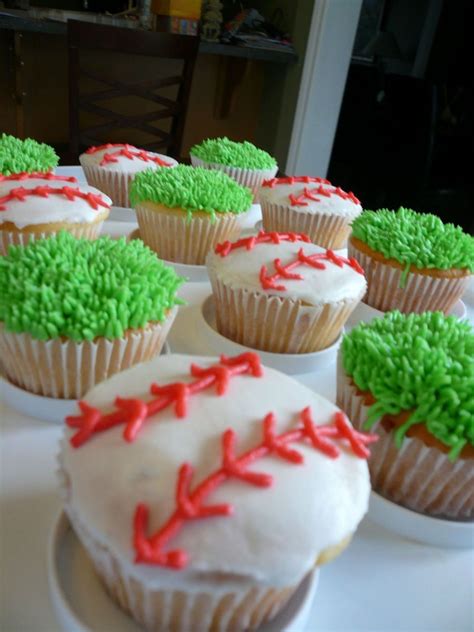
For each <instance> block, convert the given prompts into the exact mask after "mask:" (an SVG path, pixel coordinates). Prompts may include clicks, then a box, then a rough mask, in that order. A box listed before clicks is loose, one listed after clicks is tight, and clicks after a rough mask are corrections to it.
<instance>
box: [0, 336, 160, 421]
mask: <svg viewBox="0 0 474 632" xmlns="http://www.w3.org/2000/svg"><path fill="white" fill-rule="evenodd" d="M161 353H162V354H168V353H170V348H169V345H168V343H167V342H165V344H164V345H163V349H162V350H161ZM0 395H1V398H2V400H3V401H4V402H5V403H6V404H8V406H10V408H14V409H15V410H17V411H18V412H19V413H22V414H23V415H27V416H28V417H33V418H36V419H40V420H41V421H49V422H53V423H57V424H62V423H64V418H65V417H67V416H68V415H73V414H75V413H77V400H76V399H58V398H55V397H44V396H43V395H36V394H35V393H30V392H29V391H25V390H24V389H22V388H20V387H19V386H15V385H14V384H12V383H11V382H9V381H8V380H7V379H6V378H5V377H4V376H3V375H0Z"/></svg>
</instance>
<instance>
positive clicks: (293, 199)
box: [288, 184, 360, 206]
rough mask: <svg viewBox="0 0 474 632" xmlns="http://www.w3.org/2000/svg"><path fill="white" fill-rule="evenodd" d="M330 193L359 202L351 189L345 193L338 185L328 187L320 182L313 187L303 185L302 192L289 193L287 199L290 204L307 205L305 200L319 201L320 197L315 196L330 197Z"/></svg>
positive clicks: (355, 202)
mask: <svg viewBox="0 0 474 632" xmlns="http://www.w3.org/2000/svg"><path fill="white" fill-rule="evenodd" d="M331 195H337V196H339V197H340V198H342V199H343V200H350V201H351V202H353V203H354V204H360V201H359V200H358V199H357V198H356V196H355V195H354V194H353V193H352V191H350V192H349V193H346V192H345V191H343V190H342V189H341V188H340V187H333V188H332V189H329V188H327V187H323V186H322V185H321V184H320V185H319V187H316V188H315V189H308V187H305V188H304V190H303V193H300V195H293V194H291V193H290V195H289V196H288V200H289V201H290V204H291V206H308V202H305V200H312V201H313V202H321V197H317V196H322V197H331Z"/></svg>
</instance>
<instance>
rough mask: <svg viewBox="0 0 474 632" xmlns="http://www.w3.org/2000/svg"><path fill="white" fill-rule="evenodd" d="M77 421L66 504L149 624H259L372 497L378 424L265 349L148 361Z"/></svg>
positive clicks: (94, 553)
mask: <svg viewBox="0 0 474 632" xmlns="http://www.w3.org/2000/svg"><path fill="white" fill-rule="evenodd" d="M66 423H67V426H68V427H67V428H66V430H65V436H64V438H63V440H62V443H61V452H60V459H59V460H60V480H61V487H62V490H63V492H64V502H65V509H66V512H67V514H68V516H69V518H70V520H71V523H72V525H73V527H74V529H75V531H76V533H77V535H78V536H79V538H80V540H81V541H82V544H83V546H84V547H85V549H86V551H87V553H88V555H89V557H90V559H91V560H92V562H93V564H94V566H95V569H96V571H97V573H98V575H99V576H100V577H101V579H102V581H103V582H104V584H105V585H106V587H107V590H108V592H109V594H110V595H111V597H112V599H113V600H114V601H115V602H117V603H118V604H119V605H120V606H121V607H122V608H123V609H124V610H125V611H127V612H129V613H130V614H131V615H132V617H133V618H134V619H135V620H136V621H138V622H139V623H140V624H141V625H143V626H144V627H145V628H146V629H147V630H155V631H161V630H163V631H165V630H166V631H172V632H189V630H199V631H200V632H206V631H211V630H221V631H222V632H227V631H228V632H235V631H236V630H239V631H240V630H255V629H256V628H258V627H259V626H260V625H261V624H262V623H263V622H265V621H267V620H269V619H271V618H272V617H274V616H275V614H277V613H278V612H279V611H280V610H281V609H282V608H283V606H284V605H285V604H286V602H287V601H288V599H289V598H290V597H291V595H292V594H293V593H294V592H295V590H296V589H297V588H298V586H299V585H300V584H301V582H302V580H303V579H304V578H305V576H306V575H307V574H308V573H309V572H311V570H312V569H313V568H314V567H315V566H316V565H320V564H322V563H324V562H326V561H328V560H329V559H331V558H333V557H334V556H336V555H338V554H339V553H340V552H341V551H342V550H343V549H344V548H345V546H347V544H348V542H349V541H350V539H351V537H352V535H353V533H354V531H355V530H356V528H357V525H358V524H359V522H360V520H361V519H362V517H363V516H364V514H365V512H366V511H367V503H368V498H369V491H370V485H369V475H368V468H367V463H366V458H367V457H368V455H369V449H368V446H369V445H370V444H371V443H372V442H373V441H374V439H375V437H374V436H373V435H367V434H365V433H359V432H356V431H354V429H353V428H352V426H351V424H350V422H349V421H348V419H347V417H346V416H345V415H344V414H343V413H341V411H340V410H339V409H338V408H337V407H336V406H335V405H334V404H332V403H330V402H329V401H327V400H326V399H324V398H323V397H321V396H319V395H316V394H315V393H314V392H313V391H311V390H309V389H308V388H306V387H305V386H303V385H302V384H300V383H299V382H296V381H294V380H292V379H290V378H289V377H287V376H285V375H283V374H281V373H278V372H277V371H273V370H271V369H267V368H264V367H261V366H260V362H259V358H258V356H256V355H255V354H253V353H246V354H243V355H241V356H237V357H234V358H226V357H222V358H221V359H220V360H218V359H213V358H208V357H207V358H200V357H189V356H183V355H169V356H163V357H162V358H159V359H155V360H153V361H151V362H148V363H145V364H141V365H139V366H136V367H134V368H132V369H130V370H129V371H126V372H124V373H121V374H119V375H116V376H114V377H113V378H111V379H110V380H107V381H106V382H103V383H102V384H100V385H98V386H97V387H95V388H94V389H93V390H92V391H90V392H89V393H87V395H86V397H85V400H84V401H83V402H81V403H80V409H79V408H78V411H77V415H75V416H72V417H69V418H68V419H67V420H66Z"/></svg>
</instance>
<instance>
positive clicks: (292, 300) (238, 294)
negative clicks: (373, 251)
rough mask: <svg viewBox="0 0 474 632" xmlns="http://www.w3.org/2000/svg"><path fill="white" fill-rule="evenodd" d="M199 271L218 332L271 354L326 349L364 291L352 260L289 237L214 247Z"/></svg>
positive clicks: (264, 235)
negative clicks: (205, 274) (209, 287)
mask: <svg viewBox="0 0 474 632" xmlns="http://www.w3.org/2000/svg"><path fill="white" fill-rule="evenodd" d="M207 268H208V272H209V278H210V281H211V284H212V292H213V295H214V302H215V307H216V318H217V328H218V330H219V331H220V333H221V334H222V335H223V336H225V337H226V338H230V339H231V340H234V341H235V342H238V343H240V344H242V345H245V346H248V347H252V348H254V349H261V350H263V351H272V352H277V353H309V352H312V351H319V350H321V349H325V348H326V347H328V346H329V345H331V344H332V343H333V342H334V341H335V340H336V339H337V337H338V336H339V335H340V333H341V330H342V327H343V325H344V323H345V322H346V320H347V319H348V318H349V316H350V314H351V313H352V311H353V310H354V308H355V307H356V305H357V303H358V302H359V301H360V300H361V298H362V296H363V295H364V293H365V291H366V287H367V285H366V282H365V277H364V271H363V270H362V268H361V267H360V266H359V265H358V264H357V262H356V261H354V260H351V259H347V258H346V257H341V256H339V255H337V254H336V253H334V252H333V251H332V250H326V251H325V250H323V249H322V248H319V246H315V245H314V244H312V243H310V240H309V238H308V237H307V236H306V235H299V234H297V233H265V232H263V231H261V232H260V233H259V234H258V235H257V236H254V237H247V238H245V239H240V240H238V241H236V242H234V243H231V242H224V243H221V244H219V245H218V246H217V247H216V248H215V251H214V252H212V253H210V254H209V256H208V258H207Z"/></svg>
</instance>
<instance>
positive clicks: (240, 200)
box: [130, 165, 252, 265]
mask: <svg viewBox="0 0 474 632" xmlns="http://www.w3.org/2000/svg"><path fill="white" fill-rule="evenodd" d="M130 200H131V202H132V204H133V207H134V209H135V211H136V213H137V219H138V224H139V226H140V237H141V239H143V241H144V242H145V243H146V244H147V245H148V246H150V248H152V249H153V250H155V251H156V252H157V253H158V254H159V256H160V257H161V258H163V259H165V260H166V261H174V262H178V263H188V264H196V265H202V264H204V262H205V260H206V255H207V253H208V252H209V250H211V249H212V248H213V247H214V246H215V245H216V244H218V243H219V242H220V241H223V240H225V239H233V238H235V237H237V235H239V234H240V232H241V227H240V221H239V218H240V216H241V215H242V214H243V213H246V212H247V211H248V210H249V209H250V207H251V205H252V194H251V192H250V190H249V189H247V188H245V187H241V186H239V185H238V184H237V183H236V182H235V181H234V180H232V178H229V177H228V176H226V174H225V173H221V172H219V171H208V170H207V169H201V168H198V167H197V168H193V167H188V166H185V165H179V166H178V167H176V168H175V169H157V170H156V171H143V172H142V173H139V174H138V175H137V176H136V178H135V180H134V181H133V183H132V187H131V190H130Z"/></svg>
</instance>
